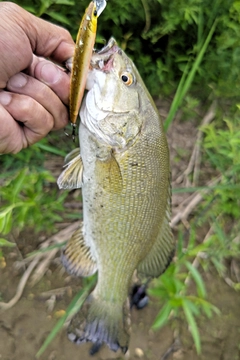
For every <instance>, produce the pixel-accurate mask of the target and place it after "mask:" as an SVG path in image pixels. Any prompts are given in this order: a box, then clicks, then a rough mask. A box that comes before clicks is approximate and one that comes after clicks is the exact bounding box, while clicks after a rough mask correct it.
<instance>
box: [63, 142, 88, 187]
mask: <svg viewBox="0 0 240 360" xmlns="http://www.w3.org/2000/svg"><path fill="white" fill-rule="evenodd" d="M65 164H66V165H64V167H65V169H64V170H63V172H62V173H61V175H60V176H59V178H58V180H57V184H58V187H59V189H71V190H72V189H79V188H80V187H81V186H82V174H83V163H82V159H81V156H80V153H79V148H78V149H74V150H73V151H72V152H70V153H69V154H68V155H67V156H66V157H65Z"/></svg>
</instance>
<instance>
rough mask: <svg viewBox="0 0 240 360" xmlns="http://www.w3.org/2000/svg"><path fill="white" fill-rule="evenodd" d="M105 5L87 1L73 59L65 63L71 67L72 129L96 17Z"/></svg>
mask: <svg viewBox="0 0 240 360" xmlns="http://www.w3.org/2000/svg"><path fill="white" fill-rule="evenodd" d="M105 7H106V1H105V0H98V1H97V0H96V1H91V2H90V3H89V5H88V7H87V8H86V10H85V13H84V15H83V18H82V21H81V24H80V27H79V31H78V34H77V39H76V45H75V51H74V56H73V61H72V59H70V60H68V62H67V64H66V65H67V67H68V68H70V69H71V79H70V97H69V117H70V121H71V124H72V126H73V129H74V128H75V126H76V121H77V117H78V113H79V108H80V106H81V102H82V98H83V94H84V90H85V85H86V80H87V74H88V69H89V66H90V61H91V57H92V52H93V48H94V44H95V39H96V33H97V19H98V17H99V15H100V14H101V12H102V11H103V10H104V8H105Z"/></svg>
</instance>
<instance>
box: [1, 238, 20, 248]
mask: <svg viewBox="0 0 240 360" xmlns="http://www.w3.org/2000/svg"><path fill="white" fill-rule="evenodd" d="M0 246H1V247H3V246H7V247H14V246H16V244H14V243H12V242H10V241H8V240H6V239H3V238H0Z"/></svg>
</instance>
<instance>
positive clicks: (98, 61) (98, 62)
mask: <svg viewBox="0 0 240 360" xmlns="http://www.w3.org/2000/svg"><path fill="white" fill-rule="evenodd" d="M119 51H121V50H120V49H119V47H118V45H117V42H116V40H115V39H114V38H110V40H109V41H108V43H107V45H105V46H104V47H103V48H102V49H101V50H99V51H97V52H95V53H94V54H93V56H92V59H91V63H90V66H91V68H93V69H97V70H101V71H104V72H109V71H110V70H111V68H112V66H113V58H114V54H116V53H117V52H118V53H119Z"/></svg>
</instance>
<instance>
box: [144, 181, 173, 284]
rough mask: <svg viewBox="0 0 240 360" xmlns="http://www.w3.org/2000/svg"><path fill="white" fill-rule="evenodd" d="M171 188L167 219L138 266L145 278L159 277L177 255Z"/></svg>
mask: <svg viewBox="0 0 240 360" xmlns="http://www.w3.org/2000/svg"><path fill="white" fill-rule="evenodd" d="M170 207H171V188H169V198H168V204H167V209H166V213H165V218H164V220H163V223H162V226H161V229H160V232H159V235H158V238H157V239H156V242H155V243H154V245H153V247H152V249H151V250H150V252H149V253H148V255H147V256H146V257H145V259H144V260H143V261H142V262H141V263H140V264H139V265H138V268H137V270H138V273H139V275H140V276H141V275H143V276H151V277H158V276H159V275H161V274H162V273H163V272H164V271H165V270H166V268H167V267H168V265H169V264H170V262H171V260H172V258H173V256H174V253H175V247H176V244H175V240H174V238H173V234H172V230H171V228H170V225H169V222H170V215H171V211H170Z"/></svg>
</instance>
